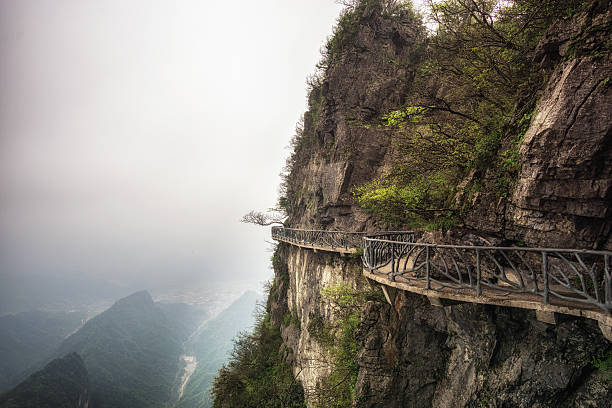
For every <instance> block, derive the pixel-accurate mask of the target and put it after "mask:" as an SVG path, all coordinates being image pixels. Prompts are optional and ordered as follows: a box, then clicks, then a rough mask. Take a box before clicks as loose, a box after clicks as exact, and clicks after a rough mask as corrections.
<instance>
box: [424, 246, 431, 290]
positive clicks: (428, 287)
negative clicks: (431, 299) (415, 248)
mask: <svg viewBox="0 0 612 408" xmlns="http://www.w3.org/2000/svg"><path fill="white" fill-rule="evenodd" d="M425 279H426V280H427V286H426V288H427V289H431V282H430V280H429V246H426V247H425Z"/></svg>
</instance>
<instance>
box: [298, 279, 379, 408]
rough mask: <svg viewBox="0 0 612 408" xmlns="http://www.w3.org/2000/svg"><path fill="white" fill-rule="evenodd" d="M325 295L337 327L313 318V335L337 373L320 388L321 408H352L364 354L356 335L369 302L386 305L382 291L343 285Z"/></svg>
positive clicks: (318, 392)
mask: <svg viewBox="0 0 612 408" xmlns="http://www.w3.org/2000/svg"><path fill="white" fill-rule="evenodd" d="M322 295H323V298H324V299H327V300H328V301H329V302H330V304H331V306H332V307H333V309H334V312H335V315H336V318H337V323H336V324H335V325H334V326H331V325H330V324H329V323H327V322H326V321H325V320H324V319H323V317H322V316H320V315H317V314H314V315H311V316H310V323H309V325H308V331H309V333H310V334H311V335H312V336H313V337H314V338H315V339H316V340H317V341H318V342H319V343H320V344H321V345H323V346H325V347H326V348H327V350H328V352H329V356H330V359H331V362H332V366H333V369H332V371H331V373H330V375H329V376H328V377H326V378H325V379H323V381H322V382H321V384H319V387H318V391H317V393H316V395H315V399H316V402H317V406H319V407H334V408H341V407H351V406H353V402H354V401H355V398H356V396H355V382H356V381H357V374H358V372H359V367H358V366H357V363H356V361H355V357H356V356H357V353H358V352H359V350H360V346H359V344H358V343H357V341H356V332H357V328H358V326H359V322H360V321H361V317H362V314H361V309H362V307H363V305H364V304H365V302H367V301H378V302H381V301H384V297H383V295H382V293H380V291H376V290H356V289H353V288H352V287H350V286H348V285H345V284H339V285H336V286H331V287H328V288H325V289H323V291H322Z"/></svg>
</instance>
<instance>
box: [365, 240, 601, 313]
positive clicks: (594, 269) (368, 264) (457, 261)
mask: <svg viewBox="0 0 612 408" xmlns="http://www.w3.org/2000/svg"><path fill="white" fill-rule="evenodd" d="M413 237H414V234H413ZM363 241H364V247H363V248H364V249H363V266H364V268H366V269H368V270H370V272H377V273H382V274H386V275H387V276H388V278H389V280H391V281H396V279H397V278H398V277H401V278H403V279H402V281H403V282H405V283H407V284H409V285H410V284H414V285H419V284H420V285H421V286H424V287H425V288H426V289H432V290H444V289H446V288H452V289H468V290H472V291H474V294H475V295H481V294H482V290H483V288H487V289H492V290H493V292H494V293H495V294H496V295H497V296H508V295H510V294H513V293H514V294H517V293H528V294H533V295H536V296H537V297H539V298H541V300H542V302H543V303H544V304H550V298H551V296H552V297H556V298H559V299H563V300H567V301H571V302H578V303H583V304H587V305H592V306H597V307H599V308H600V309H603V310H604V311H606V312H608V313H610V311H611V310H612V275H611V270H610V268H611V267H610V259H611V257H612V252H609V251H588V250H574V249H551V248H522V247H492V246H463V245H438V244H426V243H415V242H410V239H409V237H408V236H407V237H406V240H404V242H400V241H399V240H396V239H384V238H380V237H378V236H368V237H364V239H363Z"/></svg>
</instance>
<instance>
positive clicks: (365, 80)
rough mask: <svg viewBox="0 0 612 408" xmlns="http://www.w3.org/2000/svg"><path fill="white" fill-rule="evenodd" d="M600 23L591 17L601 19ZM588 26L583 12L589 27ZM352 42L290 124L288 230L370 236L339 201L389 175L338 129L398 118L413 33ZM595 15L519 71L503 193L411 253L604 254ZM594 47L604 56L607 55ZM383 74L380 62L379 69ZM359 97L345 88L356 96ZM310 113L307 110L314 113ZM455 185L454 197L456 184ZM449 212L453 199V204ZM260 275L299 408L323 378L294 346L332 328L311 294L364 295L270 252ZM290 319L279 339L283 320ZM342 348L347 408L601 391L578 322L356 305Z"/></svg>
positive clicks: (338, 271) (407, 299)
mask: <svg viewBox="0 0 612 408" xmlns="http://www.w3.org/2000/svg"><path fill="white" fill-rule="evenodd" d="M602 8H603V10H602ZM593 10H595V11H593ZM364 16H365V17H364V21H365V23H364V24H363V26H364V27H363V29H360V31H358V32H357V33H354V35H356V36H357V38H358V40H357V41H355V44H356V45H355V49H352V48H349V50H348V51H346V52H345V54H344V55H343V56H342V58H341V59H340V60H339V61H340V62H339V63H337V64H336V65H334V66H331V67H330V68H329V69H328V71H327V74H326V77H325V80H324V81H323V83H322V84H319V85H318V88H317V87H315V91H314V92H313V93H311V106H315V109H314V110H311V111H309V112H308V113H307V115H306V116H305V120H304V133H305V134H308V135H311V136H312V138H311V140H310V142H311V143H310V145H309V146H307V147H299V148H298V149H296V156H297V157H296V158H295V160H296V163H297V168H298V170H297V173H296V175H295V177H294V178H293V179H292V180H289V181H290V183H292V184H290V185H289V188H290V189H292V191H293V194H294V195H293V197H294V198H293V202H291V203H290V205H291V208H292V212H291V214H290V219H289V224H290V225H291V226H292V227H296V228H304V227H317V228H319V227H322V228H326V229H337V230H351V231H364V230H376V229H380V228H381V226H380V225H377V221H376V220H374V219H372V218H371V217H369V216H367V215H365V214H363V213H362V212H360V211H359V209H358V208H357V207H356V206H355V204H354V202H353V201H352V200H351V197H350V191H351V188H352V187H353V186H355V185H360V184H363V183H364V182H367V181H370V180H372V179H374V178H376V177H377V175H380V174H381V172H382V171H383V170H384V169H385V168H387V167H388V165H389V163H390V162H391V157H390V155H391V154H392V153H391V151H392V139H391V137H390V136H389V135H388V133H387V132H385V131H383V130H380V129H375V128H367V127H363V126H353V125H354V124H355V123H359V122H360V121H365V120H368V119H371V118H374V117H380V115H382V114H384V113H386V112H388V111H389V110H390V109H393V108H396V107H397V106H400V105H401V103H402V100H401V99H402V95H403V94H404V93H405V91H406V87H407V86H408V85H407V84H405V83H403V82H401V81H398V80H397V78H410V77H411V75H414V74H413V73H411V72H410V67H408V66H401V67H398V66H395V65H394V64H385V63H383V61H387V62H388V61H389V60H393V58H394V56H398V55H401V56H402V57H403V58H404V59H408V60H409V59H410V55H412V53H416V52H417V50H418V48H419V44H418V41H417V38H418V29H416V28H414V27H413V28H411V26H410V24H397V23H393V24H390V23H388V22H387V21H385V20H384V18H383V17H382V16H380V15H377V14H375V13H373V14H371V15H368V14H367V10H366V12H365V14H364ZM610 16H611V13H610V6H609V5H604V6H603V7H599V9H595V8H593V9H591V12H590V14H589V13H582V14H577V15H576V16H575V17H574V18H573V19H572V20H565V21H562V22H558V23H556V24H554V25H553V26H552V27H551V28H550V30H549V32H548V33H546V35H545V36H544V38H543V39H542V41H541V43H540V44H539V45H538V48H537V52H536V54H537V55H536V57H535V59H534V63H537V64H541V66H542V67H545V68H547V69H549V70H550V71H549V75H548V76H547V79H546V81H545V82H544V83H543V84H542V87H541V89H542V92H541V94H540V97H539V100H538V103H537V106H536V109H535V111H534V113H533V115H532V119H531V123H530V124H529V127H528V129H527V131H526V133H525V136H524V138H523V140H522V142H521V145H520V154H521V157H522V163H521V170H520V172H519V177H518V180H517V183H516V188H515V189H514V191H513V193H512V194H510V195H508V196H507V197H500V196H499V194H495V193H492V192H491V191H490V190H493V189H492V188H491V189H489V188H488V187H489V186H488V185H486V181H485V186H484V188H483V189H482V191H481V192H479V193H478V194H475V195H474V196H472V197H471V198H470V200H471V202H470V206H469V208H470V209H469V210H468V213H467V214H466V216H465V218H464V225H463V227H464V228H463V229H462V230H459V231H450V232H447V233H441V232H435V233H431V232H430V233H425V234H422V239H423V240H424V241H428V240H433V241H435V242H445V243H458V242H461V243H468V244H502V243H508V242H519V241H520V242H523V243H524V244H526V245H529V246H540V247H545V246H551V247H553V246H556V247H570V248H595V249H607V250H610V249H612V242H611V241H610V230H611V229H612V147H611V146H612V130H611V129H612V127H611V123H612V120H611V119H612V118H611V115H612V113H611V109H610V108H611V106H612V92H611V91H610V86H609V83H610V76H611V73H612V64H611V61H610V56H609V53H598V52H597V51H596V50H598V49H599V48H598V47H600V46H601V44H604V47H606V46H607V47H609V38H610V32H609V30H610V27H611V26H612V25H611V24H610ZM606 44H607V45H606ZM385 58H386V59H385ZM355 84H359V86H355ZM313 100H316V101H320V103H318V104H313ZM466 183H467V181H466ZM460 199H463V198H460ZM277 254H278V256H279V260H278V261H277V262H275V271H276V278H275V285H276V287H277V288H278V291H277V292H276V293H275V294H274V295H273V296H272V295H271V296H272V301H271V302H270V312H271V316H272V320H273V321H274V322H276V323H277V324H281V326H282V328H281V331H282V336H283V339H284V342H285V345H286V346H287V347H288V348H289V349H290V350H291V353H290V356H289V359H290V361H291V362H292V364H293V367H294V373H295V375H296V377H297V378H298V379H299V380H300V381H301V382H302V384H303V385H304V389H305V391H306V394H307V395H306V397H307V400H308V402H309V406H314V405H315V397H316V390H317V387H318V385H319V384H321V382H322V381H323V380H324V379H325V377H326V376H328V375H329V373H330V372H331V370H332V368H333V367H332V364H331V363H330V360H329V358H328V356H326V352H325V347H324V345H322V344H320V342H319V341H318V340H317V339H316V338H314V336H313V335H312V333H311V332H310V330H309V327H310V326H312V322H313V321H314V320H315V319H317V318H322V319H323V321H325V322H326V323H328V324H329V325H333V324H334V323H335V322H336V316H335V314H334V309H333V307H332V305H331V304H330V303H329V301H328V300H327V299H325V297H324V296H322V292H323V291H324V289H325V288H329V287H333V286H334V285H337V284H339V283H342V284H345V285H348V286H349V287H351V288H354V289H356V290H361V289H364V288H369V287H371V286H370V285H372V284H370V283H368V282H364V281H363V278H361V276H360V274H359V269H360V265H359V263H358V262H355V261H354V260H351V259H348V258H342V257H340V256H339V255H334V254H329V253H328V254H326V253H321V252H318V253H315V252H313V251H311V250H308V249H299V248H297V247H291V246H287V245H284V244H283V245H281V246H280V249H279V252H278V253H277ZM287 314H290V315H292V316H294V318H292V320H297V322H299V324H296V323H294V322H292V323H288V319H283V316H284V315H287ZM357 342H358V344H359V347H360V351H359V353H358V354H357V364H358V375H357V381H356V383H355V388H354V389H355V395H356V398H355V400H354V401H355V402H354V405H355V406H357V407H381V406H384V407H557V406H558V407H574V406H578V407H603V406H611V404H612V387H611V386H610V382H609V380H608V379H607V378H606V377H605V375H604V374H602V373H601V372H599V371H598V370H597V369H596V368H595V367H594V366H593V365H592V361H593V359H594V358H595V357H597V356H599V355H602V354H604V353H610V347H611V346H610V343H609V342H607V341H606V340H605V339H604V338H603V336H602V335H601V332H600V331H599V329H598V327H597V324H596V323H595V322H593V321H589V320H585V319H578V318H573V317H569V316H561V317H560V319H559V323H558V324H557V325H555V326H551V325H547V324H545V323H541V322H538V321H537V320H536V318H535V313H534V312H532V311H525V310H520V309H512V308H502V307H494V306H483V305H474V304H458V305H454V306H447V307H444V308H436V307H433V306H431V305H430V304H429V303H428V302H427V300H426V299H424V298H422V297H420V296H418V295H413V294H410V293H403V292H400V293H399V294H398V295H397V296H396V297H395V300H394V304H393V305H392V306H391V305H389V304H387V303H384V302H368V303H367V304H366V305H365V306H364V308H363V310H362V320H361V323H360V325H359V329H358V335H357Z"/></svg>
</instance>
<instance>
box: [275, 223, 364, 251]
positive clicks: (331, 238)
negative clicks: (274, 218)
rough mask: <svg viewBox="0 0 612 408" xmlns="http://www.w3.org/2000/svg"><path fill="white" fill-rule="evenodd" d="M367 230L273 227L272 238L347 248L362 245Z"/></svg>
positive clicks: (303, 243) (314, 245) (324, 246)
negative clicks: (347, 230) (349, 230)
mask: <svg viewBox="0 0 612 408" xmlns="http://www.w3.org/2000/svg"><path fill="white" fill-rule="evenodd" d="M365 236H366V233H365V232H346V231H325V230H302V229H294V228H284V227H272V238H273V239H276V240H279V241H285V242H289V243H294V244H298V245H307V246H313V247H321V248H331V249H335V248H343V249H345V250H349V249H356V248H361V247H362V241H363V238H364V237H365Z"/></svg>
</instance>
